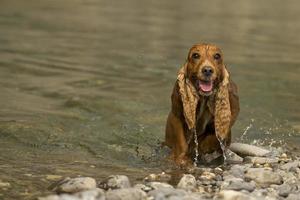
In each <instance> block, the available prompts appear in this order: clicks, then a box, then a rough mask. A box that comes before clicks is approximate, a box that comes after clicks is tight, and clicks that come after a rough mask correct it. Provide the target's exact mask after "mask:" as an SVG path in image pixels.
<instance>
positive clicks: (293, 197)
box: [286, 193, 300, 200]
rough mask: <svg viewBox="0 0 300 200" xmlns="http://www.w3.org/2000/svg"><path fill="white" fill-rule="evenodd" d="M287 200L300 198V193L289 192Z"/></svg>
mask: <svg viewBox="0 0 300 200" xmlns="http://www.w3.org/2000/svg"><path fill="white" fill-rule="evenodd" d="M286 200H300V193H298V194H289V196H288V197H287V198H286Z"/></svg>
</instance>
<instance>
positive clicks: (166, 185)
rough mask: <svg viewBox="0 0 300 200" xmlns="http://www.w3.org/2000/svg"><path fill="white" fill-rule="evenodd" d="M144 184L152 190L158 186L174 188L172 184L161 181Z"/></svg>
mask: <svg viewBox="0 0 300 200" xmlns="http://www.w3.org/2000/svg"><path fill="white" fill-rule="evenodd" d="M146 186H149V187H151V188H152V189H153V190H156V189H159V188H174V187H173V186H172V185H170V184H168V183H161V182H149V183H147V184H146Z"/></svg>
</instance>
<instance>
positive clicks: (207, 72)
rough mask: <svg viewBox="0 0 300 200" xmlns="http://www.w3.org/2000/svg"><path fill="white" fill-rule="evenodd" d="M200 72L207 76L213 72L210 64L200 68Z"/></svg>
mask: <svg viewBox="0 0 300 200" xmlns="http://www.w3.org/2000/svg"><path fill="white" fill-rule="evenodd" d="M202 73H203V74H204V76H207V77H209V76H211V75H212V74H213V73H214V70H213V68H212V67H210V66H205V67H203V69H202Z"/></svg>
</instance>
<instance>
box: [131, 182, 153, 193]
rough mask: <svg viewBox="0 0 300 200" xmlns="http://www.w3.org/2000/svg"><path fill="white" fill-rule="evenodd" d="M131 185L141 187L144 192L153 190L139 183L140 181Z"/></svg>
mask: <svg viewBox="0 0 300 200" xmlns="http://www.w3.org/2000/svg"><path fill="white" fill-rule="evenodd" d="M133 187H134V188H137V189H141V190H143V191H144V192H149V191H151V190H153V188H152V187H150V186H147V185H144V184H141V183H138V184H136V185H134V186H133Z"/></svg>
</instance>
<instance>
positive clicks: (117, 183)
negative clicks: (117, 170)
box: [98, 175, 131, 190]
mask: <svg viewBox="0 0 300 200" xmlns="http://www.w3.org/2000/svg"><path fill="white" fill-rule="evenodd" d="M98 186H99V188H102V189H104V190H108V189H121V188H130V187H131V184H130V181H129V178H128V177H127V176H124V175H112V176H109V177H108V178H106V179H105V180H104V181H101V182H100V183H99V185H98Z"/></svg>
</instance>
